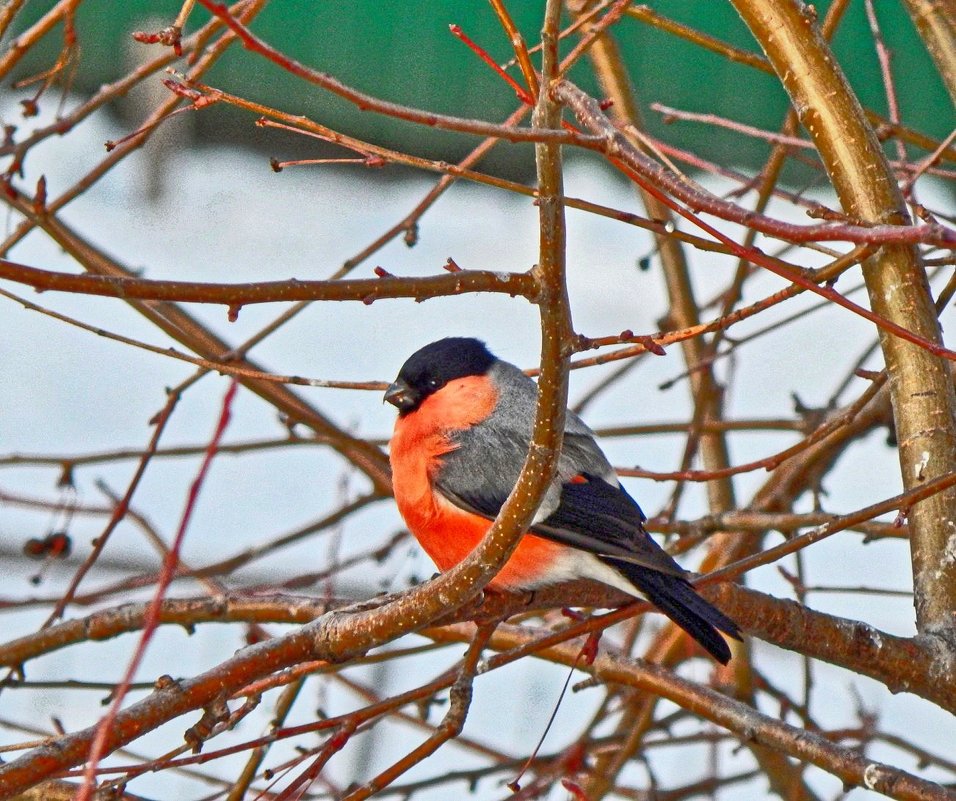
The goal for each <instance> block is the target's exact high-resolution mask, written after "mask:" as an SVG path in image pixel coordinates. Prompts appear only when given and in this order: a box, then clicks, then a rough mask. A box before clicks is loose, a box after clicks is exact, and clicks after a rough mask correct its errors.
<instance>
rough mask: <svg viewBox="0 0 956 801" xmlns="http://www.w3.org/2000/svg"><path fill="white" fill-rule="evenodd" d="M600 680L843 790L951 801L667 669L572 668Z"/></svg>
mask: <svg viewBox="0 0 956 801" xmlns="http://www.w3.org/2000/svg"><path fill="white" fill-rule="evenodd" d="M442 633H443V634H444V636H445V637H446V638H454V637H455V636H456V635H457V637H458V638H464V637H467V636H468V631H467V629H466V628H463V627H455V628H450V627H449V628H446V629H445V630H443V632H442ZM536 639H537V635H536V634H535V633H534V632H531V631H528V630H526V629H523V628H519V627H516V626H501V627H499V629H498V630H497V631H496V632H495V634H494V636H493V637H492V639H491V647H492V648H495V649H498V650H503V651H505V650H508V649H514V648H518V647H526V646H529V645H534V644H535V641H536ZM538 653H539V654H540V655H541V656H542V657H543V658H546V659H548V660H549V661H553V662H558V663H560V664H563V665H567V666H574V665H575V664H576V661H577V658H578V654H579V653H580V649H579V648H578V646H577V645H575V644H571V643H565V644H562V645H554V646H551V647H548V648H547V649H544V650H540V651H539V652H538ZM578 667H579V668H580V669H581V670H583V671H584V672H586V673H589V674H591V675H593V676H594V677H595V678H598V679H600V680H602V681H605V682H614V683H618V684H623V685H625V686H629V687H635V688H637V689H640V690H643V691H645V692H650V693H654V694H656V695H659V696H661V697H663V698H666V699H668V700H670V701H672V702H673V703H675V704H677V705H679V706H681V707H683V708H684V709H687V710H688V711H690V712H692V713H693V714H695V715H698V716H700V717H702V718H705V719H706V720H710V721H712V722H713V723H716V724H717V725H719V726H723V727H724V728H726V729H728V730H729V731H731V732H733V733H735V734H736V735H737V736H738V738H740V739H741V740H742V741H743V742H745V743H750V742H754V743H758V744H760V745H762V746H765V747H768V748H772V749H774V750H777V751H780V752H782V753H784V754H786V755H788V756H790V757H792V758H796V759H799V760H801V761H804V762H809V763H810V764H813V765H816V766H817V767H819V768H821V769H822V770H825V771H827V772H828V773H831V774H833V775H834V776H836V777H837V778H839V779H840V780H841V781H843V783H844V785H845V786H847V787H853V786H859V787H865V788H867V789H870V790H875V791H877V792H880V793H883V794H884V795H889V796H891V797H892V798H896V799H906V800H907V801H952V799H953V794H952V792H951V791H949V790H948V789H945V788H944V787H942V786H941V785H939V784H936V783H935V782H930V781H926V780H925V779H921V778H919V777H917V776H914V775H913V774H911V773H907V772H906V771H903V770H900V769H898V768H894V767H892V766H890V765H886V764H883V763H880V762H875V761H873V760H870V759H867V758H866V757H865V756H864V755H863V754H861V753H860V752H859V751H855V750H853V749H850V748H845V747H843V746H839V745H836V744H834V743H832V742H831V741H830V740H827V739H826V738H825V737H823V736H822V735H820V734H816V733H813V732H809V731H806V730H805V729H800V728H796V727H794V726H790V725H788V724H786V723H783V722H781V721H779V720H775V719H774V718H771V717H769V716H767V715H764V714H761V713H760V712H758V711H757V710H755V709H754V708H753V707H750V706H747V705H746V704H743V703H741V702H739V701H736V700H733V699H731V698H729V697H728V696H726V695H724V694H723V693H720V692H718V691H716V690H712V689H709V688H706V687H703V686H701V685H699V684H694V683H693V682H690V681H687V680H686V679H683V678H680V677H679V676H677V675H676V674H674V673H672V672H671V671H669V670H667V669H665V668H662V667H659V666H657V665H653V664H650V663H647V662H635V661H633V660H630V659H627V658H624V657H620V656H616V655H611V654H608V653H604V654H601V655H599V656H598V657H597V659H595V660H594V662H593V664H591V665H578Z"/></svg>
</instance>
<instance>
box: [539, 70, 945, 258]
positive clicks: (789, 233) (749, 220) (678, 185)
mask: <svg viewBox="0 0 956 801" xmlns="http://www.w3.org/2000/svg"><path fill="white" fill-rule="evenodd" d="M552 91H553V92H554V95H555V97H556V98H557V99H558V100H560V101H561V102H562V103H565V104H567V105H568V107H569V108H571V109H572V110H573V111H574V113H575V115H576V116H577V118H578V120H579V121H580V122H581V124H582V125H584V126H585V127H586V128H588V129H590V130H592V131H594V132H595V133H598V134H600V143H599V144H597V145H592V146H591V147H592V149H595V150H598V151H599V152H601V153H603V154H604V155H605V156H607V157H608V158H609V159H612V160H620V161H622V162H624V163H626V164H627V165H628V166H629V167H630V168H631V169H633V170H634V171H635V172H637V173H638V174H639V175H641V176H642V177H643V178H645V179H647V180H648V181H649V182H650V183H652V184H653V185H655V186H657V187H660V188H661V189H663V190H664V191H666V192H667V193H669V194H670V195H672V196H673V197H675V198H677V199H679V200H680V201H681V202H683V203H685V204H686V205H687V206H689V207H690V208H691V209H693V210H694V211H695V212H698V213H699V212H701V211H703V212H706V213H708V214H713V215H714V216H716V217H719V218H721V219H723V220H727V221H728V222H734V223H738V224H740V225H743V226H746V227H747V228H752V229H754V230H756V231H759V232H760V233H762V234H765V235H767V236H770V237H774V238H776V239H783V240H785V241H787V242H793V243H801V242H854V243H857V244H864V243H867V244H888V243H896V244H901V243H911V244H912V243H917V242H921V243H924V244H935V245H940V246H943V247H951V246H953V245H954V244H956V231H954V230H953V229H951V228H947V227H946V226H943V225H906V224H883V223H881V222H874V223H872V224H870V225H853V224H849V223H825V224H822V225H795V224H793V223H786V222H782V221H781V220H777V219H775V218H773V217H768V216H767V215H765V214H760V213H758V212H754V211H752V210H750V209H747V208H744V207H743V206H739V205H737V204H736V203H731V202H729V201H727V200H723V199H722V198H719V197H717V196H716V195H713V194H711V193H710V192H708V191H707V190H705V189H704V188H703V187H701V186H699V185H697V184H693V183H691V182H690V181H688V180H687V179H686V178H682V177H681V176H678V175H675V174H674V173H672V172H671V171H670V170H668V169H666V168H665V167H662V166H661V165H660V164H658V163H657V162H656V161H654V160H653V159H651V158H650V157H649V156H646V155H645V154H644V153H642V152H641V151H640V150H639V149H638V148H636V147H634V145H633V144H631V142H630V141H629V140H628V139H627V137H626V136H625V135H624V133H623V132H622V131H620V130H618V129H617V128H616V127H615V126H614V125H613V124H612V123H611V121H610V120H608V118H607V116H606V115H605V114H604V112H603V110H602V109H601V107H600V104H599V103H598V102H597V101H596V100H594V98H592V97H589V96H588V95H587V94H585V93H584V92H582V91H581V90H580V89H579V88H578V87H576V86H575V85H574V84H572V83H570V82H569V81H560V82H559V83H557V84H556V85H555V87H554V89H553V90H552ZM851 213H852V212H851Z"/></svg>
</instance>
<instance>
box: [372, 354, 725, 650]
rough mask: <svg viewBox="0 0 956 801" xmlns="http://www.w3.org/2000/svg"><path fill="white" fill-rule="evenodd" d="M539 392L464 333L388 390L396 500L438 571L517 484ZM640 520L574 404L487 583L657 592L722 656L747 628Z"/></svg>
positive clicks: (468, 547)
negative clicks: (541, 485) (535, 503)
mask: <svg viewBox="0 0 956 801" xmlns="http://www.w3.org/2000/svg"><path fill="white" fill-rule="evenodd" d="M537 397H538V387H537V384H535V382H534V381H533V380H532V379H530V378H529V377H528V376H526V375H525V374H524V373H523V372H521V370H519V369H518V368H517V367H515V366H514V365H513V364H509V363H508V362H504V361H501V360H500V359H497V358H495V357H494V356H493V355H492V354H491V353H490V352H489V351H488V349H487V348H486V347H485V345H484V344H483V343H482V342H480V341H479V340H477V339H470V338H463V337H449V338H447V339H441V340H439V341H437V342H432V343H431V344H429V345H426V346H425V347H423V348H421V349H420V350H418V351H417V352H415V353H414V354H412V356H411V357H410V358H409V359H408V361H406V362H405V364H404V365H403V366H402V369H401V371H400V372H399V374H398V378H397V379H396V380H395V382H394V383H393V384H391V386H389V388H388V390H387V391H386V392H385V400H387V401H388V402H389V403H391V404H394V405H395V407H396V408H397V409H398V419H397V421H396V422H395V433H394V435H393V436H392V440H391V444H390V459H391V463H392V482H393V488H394V492H395V500H396V502H397V503H398V508H399V511H400V512H401V513H402V517H404V518H405V522H406V524H407V525H408V528H409V529H410V530H411V532H412V534H414V536H415V538H416V539H417V540H418V542H419V543H420V544H421V546H422V547H423V548H424V549H425V551H426V552H427V553H428V555H429V556H430V557H431V558H432V559H433V560H434V562H435V564H436V565H438V568H439V569H440V570H447V569H449V568H451V567H453V566H454V565H456V564H458V563H459V562H460V561H462V560H463V559H464V558H465V557H466V556H468V554H469V553H471V551H472V550H474V548H475V547H476V546H477V545H478V543H479V542H480V541H481V539H482V537H484V536H485V533H486V532H487V531H488V529H489V527H490V526H491V521H492V520H494V518H495V516H496V515H497V514H498V511H499V510H500V509H501V506H502V504H503V503H504V502H505V499H506V498H507V497H508V495H509V494H510V492H511V490H512V489H513V488H514V486H515V484H516V483H517V480H518V475H519V473H520V472H521V467H522V465H523V464H524V460H525V456H526V454H527V453H528V448H529V446H530V444H531V429H532V423H533V421H534V415H535V404H536V402H537ZM645 519H646V518H645V517H644V513H643V512H642V511H641V508H640V507H639V506H638V505H637V503H636V502H635V501H634V500H633V499H632V498H631V496H630V495H628V494H627V492H626V491H625V490H624V488H623V487H622V486H621V483H620V481H619V480H618V477H617V476H616V475H615V473H614V469H613V468H612V467H611V465H610V463H609V462H608V460H607V457H605V455H604V454H603V453H602V452H601V449H600V448H599V447H598V444H597V442H596V441H595V439H594V433H593V432H592V431H591V429H590V428H588V427H587V426H586V425H585V424H584V423H583V422H582V421H581V419H580V418H579V417H578V416H577V415H576V414H574V413H573V412H571V411H568V412H567V416H566V417H565V424H564V445H563V447H562V450H561V455H560V457H559V458H558V466H557V475H556V476H555V478H554V480H553V482H552V483H551V486H550V487H549V488H548V490H547V492H546V493H545V496H544V500H543V501H542V502H541V506H540V508H539V509H538V512H537V514H536V515H535V517H534V521H533V522H532V524H531V526H530V528H529V530H528V533H526V534H525V535H524V536H523V537H522V539H521V542H520V543H519V544H518V546H517V548H516V549H515V550H514V552H513V553H512V554H511V557H510V558H509V559H508V561H507V562H506V563H505V565H504V567H502V569H501V571H500V572H499V573H498V575H497V576H495V578H494V579H493V580H492V581H491V583H490V585H489V586H490V587H492V588H497V589H500V590H510V591H522V590H534V589H535V588H538V587H542V586H545V585H548V584H556V583H559V582H562V581H570V580H573V579H593V580H595V581H599V582H602V583H604V584H608V585H610V586H611V587H615V588H617V589H619V590H623V591H624V592H626V593H628V594H630V595H633V596H636V597H639V598H644V599H646V600H648V601H650V602H651V603H652V604H654V605H655V606H656V607H657V608H658V609H660V610H661V611H662V612H663V613H664V614H665V615H667V616H668V617H669V618H670V619H671V620H673V621H674V622H675V623H676V624H677V625H678V626H680V627H681V628H682V629H684V631H686V632H687V633H688V634H689V635H690V636H691V637H693V638H694V639H695V640H697V642H699V643H700V644H701V645H702V646H703V647H704V648H705V649H706V650H707V651H709V652H710V653H711V654H712V655H713V657H714V658H715V659H716V660H717V661H718V662H721V663H722V664H727V662H728V661H729V660H730V648H729V647H728V646H727V643H726V641H725V640H724V638H723V637H721V635H720V634H719V633H718V632H723V633H724V634H728V635H730V636H731V637H734V638H736V639H740V630H739V628H738V627H737V625H736V624H735V623H734V622H733V621H732V620H730V619H729V618H728V617H726V616H725V615H723V614H722V613H721V612H719V611H718V610H717V609H715V608H714V607H713V606H712V605H711V604H710V603H708V602H707V601H705V600H704V599H703V598H702V597H701V596H700V595H698V594H697V592H696V591H695V590H694V588H693V587H692V586H691V585H690V584H689V583H688V581H687V575H688V574H687V572H686V571H684V570H683V569H682V568H681V567H680V566H679V565H678V564H677V562H675V561H674V560H673V559H672V558H671V557H670V556H669V555H668V554H667V553H666V552H665V551H664V550H663V549H662V548H661V547H660V546H659V545H658V544H657V543H656V542H655V541H654V540H653V539H651V537H650V535H648V533H647V531H646V530H645V529H644V521H645Z"/></svg>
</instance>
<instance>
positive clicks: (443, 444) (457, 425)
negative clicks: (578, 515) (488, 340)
mask: <svg viewBox="0 0 956 801" xmlns="http://www.w3.org/2000/svg"><path fill="white" fill-rule="evenodd" d="M497 401H498V391H497V389H496V388H495V386H494V384H493V383H492V381H491V380H490V379H489V378H488V377H487V376H466V377H464V378H458V379H455V380H453V381H449V382H448V383H447V384H446V385H445V386H444V388H443V389H442V391H441V392H439V393H435V394H432V395H429V396H428V397H427V398H425V399H424V400H423V401H422V403H421V405H420V406H419V408H418V410H417V411H416V412H415V414H408V415H403V416H402V417H399V418H398V420H397V421H396V423H395V433H394V434H393V435H392V440H391V443H390V458H391V462H392V481H393V487H394V491H395V499H396V502H397V503H398V508H399V511H400V512H401V513H402V517H403V518H404V519H405V523H406V524H407V525H408V528H409V530H410V531H411V532H412V534H413V535H414V536H415V539H417V540H418V542H419V544H420V545H421V546H422V548H424V549H425V552H426V553H427V554H428V555H429V556H430V557H431V558H432V561H433V562H434V563H435V564H436V565H437V566H438V568H439V569H440V570H448V569H449V568H451V567H454V566H455V565H457V564H458V563H459V562H460V561H462V559H464V558H465V557H466V556H468V554H470V553H471V552H472V551H473V550H474V549H475V547H476V546H477V545H478V543H479V542H481V540H482V538H483V537H484V536H485V534H487V533H488V529H489V528H490V527H491V520H489V519H488V518H486V517H482V516H480V515H476V514H474V513H472V512H468V511H466V510H464V509H462V508H460V507H458V506H456V505H455V504H454V503H452V502H450V501H448V500H447V499H446V498H444V497H443V496H442V495H440V494H438V493H436V492H435V491H434V489H433V486H434V484H433V482H434V476H435V474H436V472H437V471H438V470H439V469H440V467H441V459H442V457H443V456H445V455H446V454H447V453H449V452H450V451H453V450H455V448H456V447H458V446H457V444H456V443H455V441H454V439H453V433H454V432H456V431H461V430H464V429H466V428H470V427H471V426H474V425H476V424H477V423H480V422H481V421H482V420H485V419H487V418H488V417H489V416H490V415H491V413H492V411H493V410H494V408H495V404H496V403H497ZM561 547H562V546H560V545H558V544H557V543H555V542H551V541H550V540H546V539H544V538H543V537H537V536H535V535H533V534H528V535H527V536H525V537H524V538H523V539H522V541H521V542H520V543H519V544H518V547H517V548H516V549H515V551H514V553H513V554H512V555H511V558H510V559H509V560H508V562H507V564H505V566H504V567H503V568H502V570H501V571H500V572H499V573H498V575H497V576H495V578H494V579H492V581H491V582H490V584H489V586H491V587H498V588H501V589H520V588H521V587H522V586H527V585H528V584H531V583H534V581H535V580H536V579H539V578H540V574H541V573H542V572H543V571H545V570H546V566H547V564H548V563H549V561H550V560H552V559H554V558H555V556H556V555H557V554H558V552H559V551H560V549H561Z"/></svg>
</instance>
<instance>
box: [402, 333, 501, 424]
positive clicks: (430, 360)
mask: <svg viewBox="0 0 956 801" xmlns="http://www.w3.org/2000/svg"><path fill="white" fill-rule="evenodd" d="M495 361H496V359H495V357H494V356H493V355H492V354H491V353H490V352H489V351H488V348H486V347H485V343H484V342H482V341H480V340H478V339H473V338H471V337H447V338H446V339H439V340H438V341H437V342H431V343H429V344H428V345H425V347H423V348H420V349H419V350H417V351H415V352H414V353H413V354H412V355H411V356H409V357H408V360H407V361H406V362H405V364H403V365H402V369H401V370H400V371H399V373H398V378H397V379H395V382H394V383H393V384H392V385H391V386H390V387H389V388H388V389H387V390H386V391H385V400H387V401H388V402H389V403H391V404H394V405H395V406H396V407H398V411H399V413H400V414H403V415H405V414H410V413H411V412H413V411H415V410H416V409H417V408H418V407H419V406H420V405H421V403H422V401H423V400H425V398H427V397H428V396H429V395H431V394H432V393H434V392H437V391H438V390H439V389H441V388H442V387H443V386H445V384H447V383H448V382H449V381H454V380H455V379H456V378H465V377H466V376H471V375H484V374H485V373H487V372H488V370H489V369H490V368H491V365H493V364H494V363H495Z"/></svg>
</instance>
